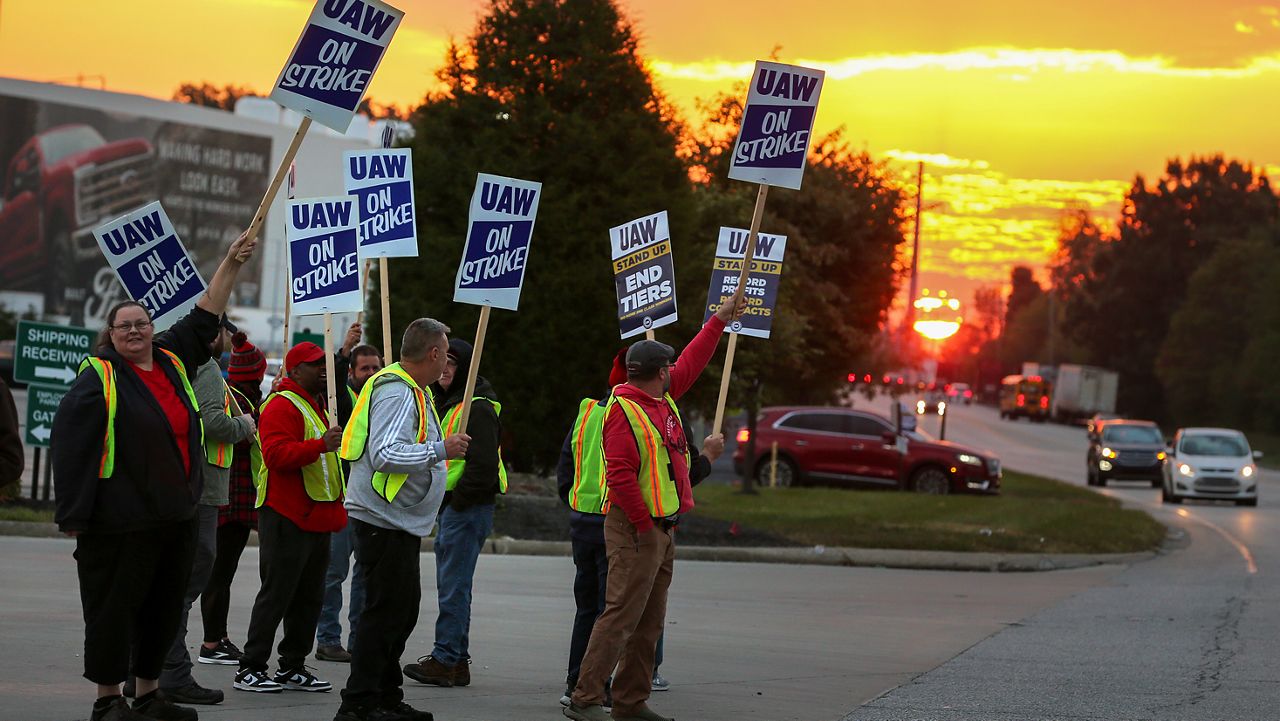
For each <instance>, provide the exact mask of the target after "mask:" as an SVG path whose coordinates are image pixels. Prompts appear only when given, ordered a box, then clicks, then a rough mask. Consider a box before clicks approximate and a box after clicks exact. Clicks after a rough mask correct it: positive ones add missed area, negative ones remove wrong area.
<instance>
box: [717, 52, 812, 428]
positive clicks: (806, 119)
mask: <svg viewBox="0 0 1280 721" xmlns="http://www.w3.org/2000/svg"><path fill="white" fill-rule="evenodd" d="M825 78H826V74H825V73H824V72H823V71H821V70H815V69H813V68H803V67H799V66H796V65H784V64H782V63H773V62H767V61H764V60H757V61H756V65H755V71H754V72H753V73H752V75H751V84H750V85H749V86H748V92H747V104H746V107H744V108H743V110H742V123H741V125H740V126H739V127H738V137H737V139H736V140H734V143H733V155H732V156H731V158H730V162H729V177H730V178H731V179H734V180H743V181H747V182H753V183H759V184H760V192H759V193H758V194H757V195H756V207H755V211H754V212H753V213H752V214H751V234H750V236H749V237H748V238H747V248H746V255H745V257H744V258H743V262H742V272H741V273H740V274H739V276H738V289H737V292H736V293H734V294H733V300H732V303H733V306H734V307H737V304H738V303H739V302H740V301H741V300H742V294H743V291H744V290H745V289H746V285H747V277H748V276H749V275H750V273H751V260H752V258H753V257H754V256H755V250H756V236H757V234H758V233H759V231H760V219H761V218H762V217H763V216H764V203H765V199H766V198H767V197H768V196H769V186H771V185H777V186H779V187H783V188H791V189H792V190H799V189H800V183H801V181H802V180H803V178H804V169H805V162H806V158H807V157H808V155H809V141H810V139H811V136H812V135H813V123H814V119H815V117H816V116H817V112H818V99H819V98H820V97H821V95H822V84H823V81H824V80H825ZM737 346H738V334H737V333H731V334H730V335H729V349H728V352H727V353H726V354H725V359H724V373H723V374H722V375H721V376H720V398H719V400H717V402H716V416H715V423H714V424H713V425H712V426H711V430H712V432H713V433H719V432H720V429H721V424H722V423H723V422H724V406H725V401H726V400H727V399H728V396H729V376H730V375H731V374H732V372H733V355H734V351H735V350H736V349H737Z"/></svg>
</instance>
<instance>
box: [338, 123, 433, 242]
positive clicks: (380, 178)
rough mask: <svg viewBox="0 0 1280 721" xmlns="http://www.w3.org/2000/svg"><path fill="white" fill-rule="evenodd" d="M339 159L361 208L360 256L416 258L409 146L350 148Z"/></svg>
mask: <svg viewBox="0 0 1280 721" xmlns="http://www.w3.org/2000/svg"><path fill="white" fill-rule="evenodd" d="M342 160H343V163H342V167H343V172H344V175H345V179H344V180H345V183H346V189H347V193H348V194H350V195H351V196H353V197H354V198H355V199H356V206H357V208H359V211H360V257H361V258H378V257H386V258H413V257H416V256H417V255H418V235H417V231H416V229H415V228H416V225H417V224H416V223H415V222H414V218H413V159H412V157H411V156H410V153H409V149H408V148H398V149H395V150H391V149H380V150H350V151H347V152H346V153H344V154H343V156H342Z"/></svg>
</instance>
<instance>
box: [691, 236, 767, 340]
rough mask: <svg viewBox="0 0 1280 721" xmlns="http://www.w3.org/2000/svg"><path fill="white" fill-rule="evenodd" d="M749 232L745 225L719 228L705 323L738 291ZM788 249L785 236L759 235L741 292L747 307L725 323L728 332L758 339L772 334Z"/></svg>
mask: <svg viewBox="0 0 1280 721" xmlns="http://www.w3.org/2000/svg"><path fill="white" fill-rule="evenodd" d="M749 233H750V231H747V230H743V229H742V228H721V229H720V240H719V241H718V242H717V243H716V259H715V264H714V265H713V266H712V271H711V287H710V289H708V291H707V307H706V312H705V313H704V315H703V318H702V322H703V323H706V322H707V320H709V319H710V318H711V316H712V314H714V313H715V312H716V309H717V308H719V307H720V305H721V304H722V303H724V302H725V301H728V300H729V299H731V298H732V297H733V294H734V292H735V291H737V289H738V275H739V274H740V273H741V272H742V259H743V257H744V256H745V255H746V250H747V236H748V235H749ZM786 251H787V237H786V236H785V235H769V234H767V233H758V234H757V235H756V252H755V257H754V258H752V260H751V275H750V276H748V277H747V287H746V289H745V290H743V292H742V296H743V298H744V299H745V301H746V306H747V309H746V311H745V312H744V313H743V314H742V317H741V318H740V319H738V320H736V321H734V322H732V323H730V324H729V325H727V326H725V329H724V330H725V332H726V333H740V334H742V335H749V336H753V337H755V338H768V337H769V332H770V331H771V330H772V329H773V311H774V308H775V307H777V303H778V285H779V283H780V282H781V281H782V256H783V255H785V254H786Z"/></svg>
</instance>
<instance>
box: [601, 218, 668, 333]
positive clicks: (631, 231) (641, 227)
mask: <svg viewBox="0 0 1280 721" xmlns="http://www.w3.org/2000/svg"><path fill="white" fill-rule="evenodd" d="M609 243H610V245H611V246H612V247H613V279H614V284H615V285H616V286H617V289H618V325H619V326H620V328H621V331H622V337H623V338H624V339H626V338H630V337H631V336H633V335H639V334H640V333H644V334H645V337H646V338H648V339H649V340H653V330H654V329H655V328H660V327H662V326H664V325H669V324H671V323H675V322H676V274H675V265H674V263H673V262H672V260H671V230H670V228H669V227H668V225H667V211H665V210H664V211H662V212H660V213H654V214H653V215H647V216H645V217H643V218H639V219H636V220H633V221H631V222H629V223H623V224H622V225H619V226H617V227H616V228H610V229H609Z"/></svg>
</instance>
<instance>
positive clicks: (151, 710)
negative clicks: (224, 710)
mask: <svg viewBox="0 0 1280 721" xmlns="http://www.w3.org/2000/svg"><path fill="white" fill-rule="evenodd" d="M133 712H134V713H136V714H138V715H139V716H142V717H144V718H149V719H161V720H162V721H199V718H200V714H198V713H196V710H195V709H193V708H187V707H186V706H175V705H174V704H173V703H171V702H170V701H169V699H168V697H166V696H165V695H164V691H160V690H158V689H157V690H155V691H152V692H151V693H149V694H146V695H145V696H143V697H142V698H140V699H138V700H136V701H134V702H133Z"/></svg>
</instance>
